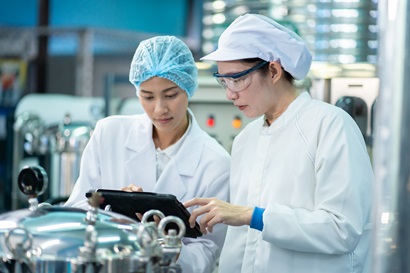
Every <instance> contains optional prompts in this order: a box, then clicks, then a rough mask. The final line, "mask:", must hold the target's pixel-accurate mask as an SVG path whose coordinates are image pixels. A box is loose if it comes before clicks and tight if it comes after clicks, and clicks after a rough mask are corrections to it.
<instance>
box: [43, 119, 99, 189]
mask: <svg viewBox="0 0 410 273" xmlns="http://www.w3.org/2000/svg"><path fill="white" fill-rule="evenodd" d="M93 129H94V126H93V124H92V123H90V122H78V121H77V122H72V121H71V118H70V116H69V115H66V116H65V118H64V121H63V123H61V124H58V125H57V126H55V127H53V128H50V131H51V136H50V137H51V141H50V143H51V151H50V152H51V153H52V154H54V155H55V156H57V158H58V164H57V166H58V167H57V168H55V167H54V168H53V169H54V170H55V171H56V172H57V173H58V178H57V179H56V180H57V181H54V183H53V185H52V189H51V196H52V197H68V196H70V194H71V191H72V190H73V187H74V184H75V182H76V180H77V178H78V176H79V173H80V161H81V156H82V153H83V151H84V148H85V146H86V145H87V143H88V141H89V139H90V137H91V134H92V131H93Z"/></svg>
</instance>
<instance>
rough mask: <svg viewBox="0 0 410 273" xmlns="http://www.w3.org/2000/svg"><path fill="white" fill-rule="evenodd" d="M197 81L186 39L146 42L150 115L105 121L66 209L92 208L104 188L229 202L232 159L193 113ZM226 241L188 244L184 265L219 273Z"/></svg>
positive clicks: (139, 55) (139, 61)
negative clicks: (90, 198) (91, 195)
mask: <svg viewBox="0 0 410 273" xmlns="http://www.w3.org/2000/svg"><path fill="white" fill-rule="evenodd" d="M197 74H198V70H197V68H196V66H195V62H194V59H193V56H192V53H191V51H190V50H189V48H188V47H187V46H186V45H185V44H184V43H183V42H182V41H181V40H179V39H178V38H176V37H173V36H158V37H154V38H152V39H148V40H145V41H142V42H141V43H140V44H139V46H138V48H137V49H136V52H135V54H134V58H133V60H132V62H131V69H130V75H129V80H130V82H131V83H132V84H133V85H134V86H135V88H136V90H137V95H138V98H139V100H140V103H141V105H142V107H143V109H144V110H145V113H144V114H141V115H136V116H111V117H107V118H104V119H102V120H100V121H98V123H97V125H96V127H95V130H94V133H93V135H92V137H91V139H90V141H89V142H88V144H87V147H86V148H85V150H84V153H83V156H82V160H81V169H80V175H79V178H78V180H77V183H76V184H75V187H74V189H73V192H72V194H71V196H70V198H69V200H68V201H67V203H66V204H65V205H66V206H76V207H86V206H87V205H86V200H85V197H84V194H85V192H87V191H88V190H90V189H98V188H105V189H122V190H126V191H148V192H158V193H169V194H173V195H175V196H176V197H177V198H178V199H179V200H180V201H187V200H189V199H192V198H194V197H195V196H202V197H209V198H210V197H213V198H218V199H222V200H227V199H228V195H229V165H230V156H229V154H228V153H227V152H226V151H225V150H224V148H223V147H222V146H221V145H220V144H219V143H217V141H216V140H215V139H213V138H212V137H210V136H209V135H208V134H207V133H206V132H205V131H203V130H202V129H200V127H199V125H198V123H197V122H196V120H195V117H194V115H193V113H192V112H191V111H190V110H189V109H188V100H189V99H190V98H191V97H192V96H193V95H194V93H195V90H196V88H197ZM225 233H226V228H225V227H223V226H220V227H219V228H216V229H214V230H213V232H212V234H208V235H205V236H202V237H198V238H196V239H193V238H183V240H182V242H183V246H182V248H181V252H180V254H179V258H178V261H177V263H179V264H180V265H181V267H182V270H183V272H184V273H185V272H195V273H198V272H212V271H213V270H214V268H215V265H216V260H217V259H218V257H219V254H220V251H221V248H222V244H223V241H224V237H225Z"/></svg>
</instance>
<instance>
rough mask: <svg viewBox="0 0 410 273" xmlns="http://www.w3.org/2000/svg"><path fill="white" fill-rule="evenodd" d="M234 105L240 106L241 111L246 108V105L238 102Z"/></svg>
mask: <svg viewBox="0 0 410 273" xmlns="http://www.w3.org/2000/svg"><path fill="white" fill-rule="evenodd" d="M234 105H235V106H236V107H238V109H239V110H241V111H242V110H243V109H245V108H246V105H236V104H234Z"/></svg>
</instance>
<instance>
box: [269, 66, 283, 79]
mask: <svg viewBox="0 0 410 273" xmlns="http://www.w3.org/2000/svg"><path fill="white" fill-rule="evenodd" d="M282 72H283V70H282V66H281V65H280V64H279V63H278V62H270V63H269V75H270V77H271V78H272V80H273V81H274V82H276V81H278V80H279V79H280V77H281V76H282Z"/></svg>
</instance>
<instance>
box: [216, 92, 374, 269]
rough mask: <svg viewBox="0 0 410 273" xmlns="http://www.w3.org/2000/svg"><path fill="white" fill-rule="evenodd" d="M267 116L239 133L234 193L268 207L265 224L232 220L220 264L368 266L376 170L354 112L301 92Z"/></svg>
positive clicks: (241, 200)
mask: <svg viewBox="0 0 410 273" xmlns="http://www.w3.org/2000/svg"><path fill="white" fill-rule="evenodd" d="M263 123H264V120H263V117H262V118H260V119H257V120H255V121H253V122H252V123H250V124H249V125H248V126H247V127H246V128H245V129H244V130H243V131H242V132H241V134H240V135H238V137H237V138H236V139H235V141H234V144H233V148H232V153H231V156H232V166H231V188H230V192H231V193H230V196H231V197H230V199H231V202H232V203H233V204H238V205H245V206H252V207H255V206H258V207H261V208H266V210H265V212H264V214H263V222H264V228H263V231H262V232H261V231H258V230H256V229H251V228H250V227H249V226H242V227H229V228H228V232H227V237H226V240H225V245H224V248H223V250H222V254H221V258H220V272H222V273H229V272H243V273H252V272H258V273H263V272H266V273H268V272H269V273H272V272H278V273H300V272H303V273H323V272H331V273H350V272H355V273H361V272H367V271H366V270H368V265H369V259H368V258H369V256H370V255H369V245H370V241H371V240H370V226H371V204H372V187H373V185H372V182H373V172H372V168H371V162H370V159H369V156H368V154H367V150H366V146H365V143H364V140H363V136H362V135H361V132H360V130H359V129H358V127H357V125H356V124H355V122H354V120H353V119H352V118H351V117H350V116H349V115H348V114H347V113H345V112H344V111H343V110H341V109H340V108H337V107H335V106H332V105H330V104H327V103H324V102H321V101H316V100H312V99H311V97H310V96H309V94H308V93H306V92H304V93H302V94H301V95H299V96H298V98H297V99H296V100H295V101H293V102H292V103H291V105H289V107H288V109H287V110H286V111H285V112H284V113H283V114H282V115H281V116H280V117H279V118H278V119H277V120H276V121H275V122H274V123H273V124H272V125H271V126H270V127H267V126H263Z"/></svg>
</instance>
